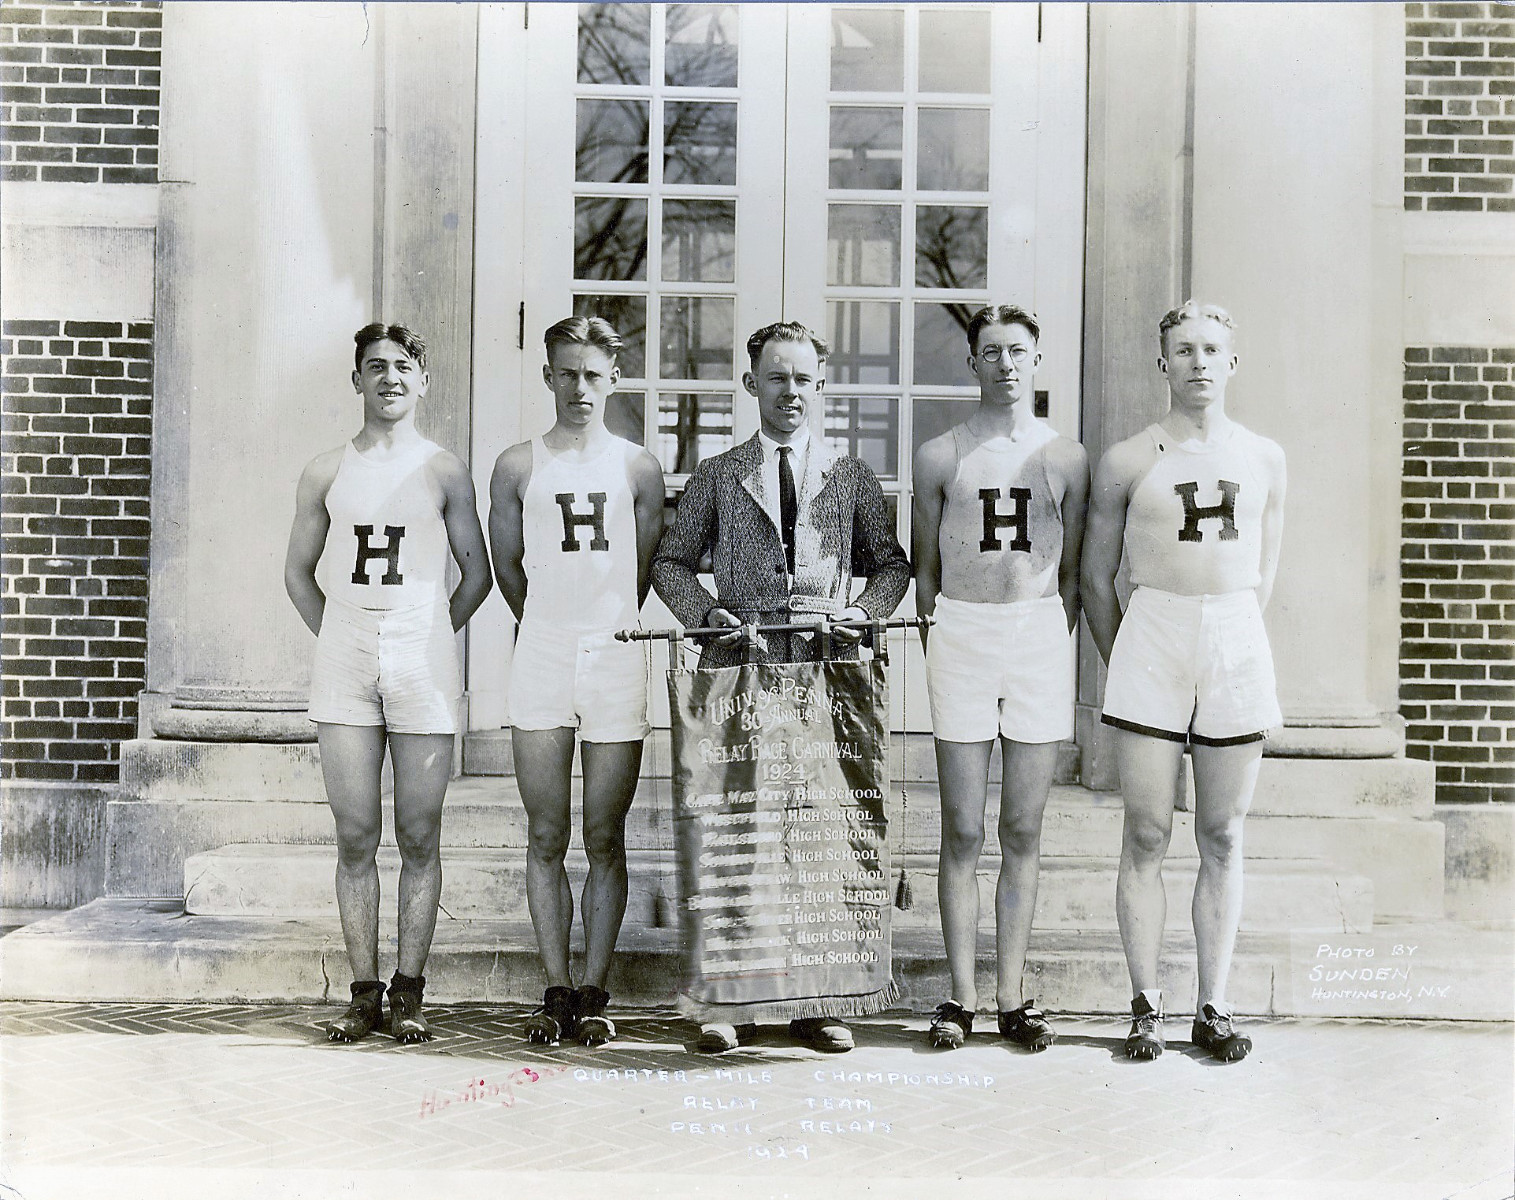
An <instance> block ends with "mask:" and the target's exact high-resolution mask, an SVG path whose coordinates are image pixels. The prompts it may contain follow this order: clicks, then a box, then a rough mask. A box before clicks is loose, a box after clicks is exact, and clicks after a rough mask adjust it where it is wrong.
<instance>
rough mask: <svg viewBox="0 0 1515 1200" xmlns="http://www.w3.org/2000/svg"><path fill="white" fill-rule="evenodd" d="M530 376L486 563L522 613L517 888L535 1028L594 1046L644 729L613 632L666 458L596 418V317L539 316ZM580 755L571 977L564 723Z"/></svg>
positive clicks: (611, 380) (606, 376)
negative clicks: (526, 433) (578, 944)
mask: <svg viewBox="0 0 1515 1200" xmlns="http://www.w3.org/2000/svg"><path fill="white" fill-rule="evenodd" d="M544 341H545V342H546V346H547V364H546V366H544V367H543V368H542V378H543V380H544V381H545V382H546V384H547V386H548V388H550V389H551V390H552V394H553V401H554V404H555V407H556V413H557V419H556V422H555V423H554V424H553V427H552V428H551V429H549V430H548V431H547V433H546V434H544V435H543V436H542V437H539V438H533V439H532V440H531V441H528V442H521V443H520V444H519V445H515V446H512V447H510V449H508V450H506V451H505V452H504V453H503V454H501V455H500V457H499V460H498V461H497V462H496V463H495V469H494V476H493V478H492V479H491V481H490V485H489V496H490V511H489V536H490V541H491V543H492V546H493V550H494V569H495V576H496V578H497V579H498V580H499V583H500V591H501V592H502V593H503V594H504V596H505V600H506V603H508V604H509V605H510V608H511V611H512V612H514V613H515V615H516V619H517V620H518V621H519V622H520V631H519V634H518V636H517V638H516V647H515V654H514V656H513V658H512V660H511V669H510V691H509V705H510V721H511V743H512V746H513V748H514V751H515V771H516V783H517V784H518V785H519V787H520V789H521V802H522V803H523V804H524V805H525V807H526V821H527V837H528V846H527V857H526V898H527V903H528V906H529V907H530V910H531V923H532V926H533V927H534V928H535V930H536V936H537V948H538V951H539V952H540V954H541V956H542V966H543V968H544V970H545V971H546V974H547V990H546V992H545V994H544V995H543V997H542V1007H541V1008H540V1009H539V1010H538V1011H537V1012H535V1013H533V1014H532V1016H531V1018H530V1019H529V1020H528V1022H527V1029H526V1032H527V1036H528V1037H529V1038H530V1039H531V1040H532V1041H533V1042H539V1043H542V1044H547V1045H555V1044H557V1043H558V1042H559V1041H560V1040H561V1039H563V1038H565V1037H573V1038H577V1039H578V1040H579V1041H581V1042H583V1043H584V1044H586V1045H599V1044H600V1043H602V1042H607V1041H609V1040H610V1039H611V1038H612V1037H613V1036H615V1026H614V1025H613V1024H612V1023H611V1022H610V1019H609V1018H608V1017H606V1016H605V1005H606V1003H607V1001H608V1000H609V998H610V997H609V994H608V993H607V992H606V991H605V983H606V979H607V978H608V976H609V973H610V958H611V954H612V953H613V952H614V950H615V942H616V938H617V936H618V935H619V933H620V930H621V919H622V918H623V917H624V916H625V914H626V890H627V882H626V813H627V811H628V810H629V809H630V807H631V801H632V798H633V796H634V795H635V794H636V785H637V774H638V772H639V771H640V769H641V764H642V743H643V740H644V739H645V738H646V736H647V732H648V726H647V666H646V657H645V651H644V649H643V647H642V646H640V645H637V644H632V643H624V642H617V641H616V640H615V633H616V631H617V630H620V629H626V628H628V627H630V626H632V625H635V624H636V620H637V613H638V611H639V610H640V609H641V606H642V601H643V600H645V599H646V598H647V588H648V581H649V575H648V571H649V567H650V565H651V563H652V554H653V551H654V550H655V549H656V548H657V544H658V538H659V537H660V536H661V535H662V532H663V495H664V493H663V471H662V468H661V467H659V465H658V462H657V459H655V458H653V456H652V455H651V454H649V453H648V452H647V451H646V450H643V449H642V448H641V447H640V446H635V445H633V444H632V443H630V442H628V441H626V440H625V439H624V438H619V437H616V436H615V435H614V434H612V433H611V432H610V430H608V429H607V428H606V427H605V402H606V400H608V399H609V397H610V395H611V393H612V392H614V391H615V385H616V381H617V380H618V379H619V378H620V371H619V369H618V368H617V366H616V355H617V353H618V352H619V350H620V348H621V339H620V337H619V336H618V335H617V334H616V332H615V330H614V329H612V328H611V327H610V326H609V325H608V324H607V323H606V322H604V321H602V320H601V319H600V318H598V317H569V318H567V319H566V320H563V321H559V322H558V323H557V324H556V325H553V326H552V327H551V328H550V329H548V330H547V333H546V335H545V337H544ZM576 736H577V739H578V740H579V741H580V742H581V744H582V751H581V753H582V757H583V764H584V850H585V853H586V855H587V856H588V858H589V877H588V879H587V880H586V881H585V883H584V895H583V898H582V910H583V914H584V915H583V920H584V976H583V979H582V981H581V983H580V986H579V987H577V988H575V987H574V986H573V981H572V979H571V978H570V977H569V972H568V938H569V934H570V932H571V931H572V929H573V893H572V891H570V889H569V885H568V873H567V871H566V870H565V869H564V866H563V860H564V856H565V855H566V854H567V853H568V840H569V834H570V832H571V820H570V793H571V776H572V768H573V747H574V741H575V737H576Z"/></svg>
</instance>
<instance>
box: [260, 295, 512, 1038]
mask: <svg viewBox="0 0 1515 1200" xmlns="http://www.w3.org/2000/svg"><path fill="white" fill-rule="evenodd" d="M354 341H355V342H356V351H355V354H354V364H355V366H354V370H353V373H352V385H353V388H354V389H355V390H356V391H357V392H358V394H359V395H360V396H362V398H363V428H362V429H361V430H359V431H358V434H357V436H356V437H354V438H353V439H352V441H350V442H348V443H347V444H346V445H343V446H339V447H338V448H337V449H335V450H329V451H327V452H326V453H324V454H320V455H318V456H317V457H316V458H315V459H313V460H312V461H311V462H310V464H309V465H308V466H307V467H306V468H305V471H304V473H303V474H302V475H301V476H300V484H299V488H298V490H297V491H296V495H295V520H294V526H293V528H292V529H291V530H290V536H289V551H288V554H287V556H286V558H285V564H284V584H285V588H286V590H287V591H288V592H289V597H290V599H291V600H292V601H294V605H295V608H296V609H298V610H299V613H300V616H301V618H302V619H303V620H304V621H305V624H306V625H307V626H309V627H310V631H311V632H312V633H314V634H316V635H317V641H316V659H315V665H314V667H313V668H312V670H311V681H310V719H311V720H312V721H314V722H316V729H317V738H318V740H319V743H320V747H321V774H322V777H323V779H324V780H325V783H326V798H327V802H328V803H329V804H330V805H331V811H332V815H333V816H334V817H335V819H336V837H337V875H336V890H337V911H338V913H339V915H340V917H341V920H342V937H343V940H344V941H345V942H346V944H347V958H348V965H349V966H350V967H351V968H352V974H353V983H352V1003H351V1005H350V1006H349V1007H348V1009H347V1011H346V1012H345V1013H343V1015H342V1016H340V1017H338V1018H337V1019H336V1020H335V1021H333V1022H331V1024H330V1025H329V1026H328V1027H327V1032H328V1036H329V1037H330V1039H331V1040H332V1041H334V1042H351V1041H356V1040H357V1039H358V1038H361V1037H364V1036H366V1035H367V1034H369V1033H371V1032H373V1030H375V1029H377V1028H379V1026H380V1025H381V1023H382V1014H383V1007H382V1006H383V1000H384V985H383V984H382V983H380V982H379V965H378V938H379V871H378V865H377V859H376V855H377V853H378V848H379V835H380V832H381V830H382V827H383V819H382V813H381V799H380V783H379V780H380V774H381V772H382V769H383V765H384V751H385V747H386V746H387V747H388V749H389V757H390V762H391V764H392V765H393V767H394V815H395V841H396V843H397V844H398V846H399V850H400V883H399V954H398V958H399V961H398V964H397V967H396V970H395V974H394V976H393V978H392V979H391V981H390V985H389V1007H390V1021H389V1031H390V1033H391V1034H393V1036H394V1037H395V1038H396V1039H397V1040H398V1041H400V1042H402V1043H411V1042H423V1041H427V1040H429V1039H430V1037H431V1031H430V1029H429V1027H428V1026H427V1023H426V1019H425V1017H424V1016H423V1015H422V1013H421V997H422V991H423V989H424V987H425V985H426V978H425V976H424V974H423V971H424V970H425V967H426V958H427V955H428V954H429V953H430V951H431V939H432V934H433V933H434V932H435V929H436V923H437V903H438V900H439V898H440V896H441V892H442V861H441V848H440V847H441V832H442V800H443V797H444V796H445V795H446V792H447V781H448V779H449V778H450V777H451V775H452V761H453V740H454V737H455V735H456V734H457V732H458V712H457V706H458V700H459V698H460V696H461V694H462V690H463V689H462V672H461V665H460V663H459V661H458V650H457V639H456V638H455V637H454V634H455V633H456V632H457V631H458V630H459V629H461V628H462V627H463V626H464V625H465V624H466V623H467V621H468V618H469V617H471V616H472V615H473V613H474V610H475V609H477V608H478V607H479V605H480V604H481V603H483V601H484V597H485V596H487V595H488V594H489V587H490V580H489V557H488V554H487V552H486V551H485V548H484V531H483V529H482V528H481V527H480V525H479V514H478V509H477V507H476V506H475V502H474V491H473V481H472V480H471V479H470V477H469V474H468V468H467V467H466V466H465V465H464V464H463V461H462V460H461V459H459V458H458V456H457V455H455V454H452V453H450V452H449V451H446V450H444V449H442V448H441V447H440V446H438V445H437V444H436V443H435V442H432V441H428V440H427V439H426V438H424V437H422V436H421V434H420V432H419V431H418V430H417V429H416V405H417V404H418V403H419V401H420V400H421V399H422V398H423V397H424V396H425V395H426V389H427V387H428V386H429V385H430V382H431V377H430V375H429V374H428V372H427V370H426V345H425V343H424V342H423V341H422V340H421V338H420V337H419V336H417V335H416V334H415V333H414V332H412V331H411V330H409V329H407V328H406V327H405V326H403V325H382V324H374V325H367V326H364V328H362V329H360V330H359V331H358V332H357V334H356V335H355V337H354ZM453 563H456V564H457V567H458V568H459V570H460V572H461V578H460V580H459V582H458V585H457V587H456V588H455V589H453V591H452V593H451V594H450V595H449V594H448V590H447V581H448V576H449V574H450V571H451V567H452V564H453Z"/></svg>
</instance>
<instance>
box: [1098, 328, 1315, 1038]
mask: <svg viewBox="0 0 1515 1200" xmlns="http://www.w3.org/2000/svg"><path fill="white" fill-rule="evenodd" d="M1233 334H1234V326H1233V323H1232V321H1231V318H1230V316H1229V315H1228V314H1227V313H1226V312H1225V310H1224V309H1220V308H1215V307H1212V306H1209V305H1204V306H1201V305H1198V304H1195V303H1194V302H1193V301H1192V300H1191V301H1188V302H1187V303H1185V304H1184V305H1182V306H1181V307H1179V308H1176V309H1174V310H1173V311H1172V312H1170V313H1168V314H1167V315H1166V316H1165V317H1163V319H1162V322H1161V324H1160V325H1159V327H1158V339H1159V343H1160V345H1161V347H1162V355H1161V357H1159V359H1158V360H1157V361H1158V368H1159V369H1160V370H1161V371H1162V372H1163V374H1164V375H1166V376H1167V379H1168V394H1169V410H1168V413H1167V415H1166V416H1165V417H1163V419H1162V420H1161V421H1160V422H1158V423H1157V424H1155V425H1151V426H1149V427H1148V428H1146V429H1144V430H1143V431H1142V432H1141V433H1138V434H1137V435H1136V436H1135V437H1132V438H1127V439H1126V440H1125V441H1123V442H1121V443H1119V444H1118V445H1116V446H1113V447H1111V448H1110V449H1109V450H1108V451H1107V452H1106V453H1105V456H1104V458H1103V459H1102V460H1101V462H1100V464H1099V470H1098V472H1096V474H1095V479H1094V497H1093V502H1092V504H1091V507H1090V514H1089V532H1088V537H1087V539H1086V541H1085V543H1084V561H1083V595H1084V611H1085V613H1086V614H1087V616H1088V621H1089V631H1090V632H1091V633H1092V634H1093V636H1094V641H1095V644H1096V645H1097V646H1098V648H1099V652H1100V654H1101V655H1102V656H1103V657H1104V659H1105V661H1106V662H1107V663H1108V664H1109V667H1110V670H1109V676H1108V679H1107V681H1106V684H1105V708H1104V716H1103V720H1104V722H1105V723H1106V724H1107V725H1110V726H1112V727H1113V729H1114V734H1113V736H1114V739H1115V754H1116V764H1117V767H1118V769H1119V771H1120V780H1121V793H1122V797H1123V800H1124V803H1125V832H1124V838H1123V841H1122V846H1121V858H1120V873H1119V880H1118V883H1117V886H1116V896H1115V908H1116V915H1117V917H1118V919H1119V922H1120V931H1121V941H1122V943H1123V944H1124V946H1125V951H1126V965H1127V967H1128V968H1129V970H1130V973H1131V986H1132V991H1133V992H1134V993H1135V996H1134V998H1133V1000H1132V1002H1131V1015H1132V1023H1131V1032H1130V1034H1129V1035H1128V1037H1127V1038H1126V1046H1125V1049H1126V1054H1127V1055H1128V1056H1129V1057H1131V1058H1143V1059H1145V1058H1156V1057H1157V1056H1158V1055H1159V1054H1161V1053H1162V1051H1163V1045H1164V1041H1163V1030H1162V1019H1163V1008H1162V993H1161V992H1160V991H1159V990H1158V987H1157V971H1158V957H1159V954H1160V952H1161V949H1162V938H1163V925H1164V922H1165V920H1166V916H1167V897H1166V895H1165V894H1164V891H1163V881H1162V864H1163V858H1164V857H1165V855H1166V854H1167V850H1168V840H1169V837H1170V835H1171V834H1172V829H1173V804H1174V791H1175V788H1174V781H1175V779H1176V778H1177V775H1178V768H1179V765H1180V758H1181V756H1182V754H1183V752H1184V746H1185V744H1186V743H1187V744H1189V746H1190V747H1191V753H1192V755H1193V761H1194V790H1195V811H1194V837H1195V841H1196V842H1197V843H1198V846H1199V858H1200V868H1199V877H1198V879H1197V880H1196V882H1195V885H1194V903H1193V916H1194V941H1195V947H1196V951H1197V957H1198V965H1199V1011H1198V1012H1197V1013H1196V1014H1195V1018H1194V1025H1193V1030H1192V1037H1193V1040H1194V1043H1195V1045H1197V1046H1199V1047H1201V1048H1202V1049H1205V1050H1207V1051H1209V1053H1210V1054H1211V1055H1212V1056H1213V1057H1215V1058H1217V1059H1220V1060H1221V1061H1223V1062H1230V1061H1234V1060H1236V1059H1239V1058H1242V1057H1244V1056H1245V1055H1246V1054H1247V1052H1248V1051H1249V1050H1250V1049H1251V1048H1252V1042H1251V1039H1249V1038H1247V1037H1245V1036H1243V1035H1242V1034H1239V1033H1237V1032H1236V1030H1235V1028H1234V1026H1233V1024H1232V1020H1231V1013H1230V1008H1229V1006H1228V1005H1227V1003H1226V980H1227V977H1228V975H1229V974H1230V969H1231V955H1232V951H1233V949H1234V948H1235V944H1236V930H1237V926H1238V924H1239V923H1240V920H1241V898H1242V823H1243V819H1244V818H1245V816H1246V814H1247V808H1248V806H1249V805H1250V804H1251V802H1252V792H1253V789H1254V787H1255V786H1256V783H1257V772H1258V767H1259V765H1260V763H1261V760H1262V746H1263V738H1264V736H1265V734H1266V733H1267V731H1268V730H1269V729H1271V728H1273V727H1275V726H1277V725H1281V724H1282V723H1283V717H1282V714H1281V713H1280V712H1279V708H1278V699H1277V695H1276V692H1275V687H1274V678H1273V660H1272V655H1271V653H1270V651H1269V649H1268V639H1267V634H1266V632H1265V630H1264V629H1263V624H1262V609H1263V607H1264V606H1265V605H1266V604H1267V602H1268V596H1269V594H1270V593H1271V592H1272V590H1273V578H1274V574H1275V572H1276V570H1277V567H1278V550H1279V544H1280V541H1281V539H1282V535H1283V508H1284V487H1285V472H1284V455H1283V451H1282V450H1281V449H1280V448H1279V447H1278V445H1277V444H1276V443H1274V442H1271V441H1269V440H1268V439H1267V438H1264V437H1260V436H1259V435H1257V434H1255V433H1252V432H1250V431H1249V430H1247V429H1244V428H1243V427H1242V426H1240V425H1238V424H1237V423H1236V422H1235V421H1233V420H1231V419H1230V418H1229V417H1228V416H1227V415H1226V410H1225V398H1226V382H1227V380H1229V379H1230V377H1231V376H1232V374H1234V373H1235V371H1236V363H1237V358H1236V351H1235V348H1234V344H1233ZM1122 551H1124V554H1125V558H1126V561H1127V562H1128V563H1129V567H1130V578H1131V582H1132V584H1133V585H1135V590H1134V591H1133V592H1132V595H1131V600H1130V603H1129V605H1128V606H1127V608H1126V610H1125V612H1124V613H1123V612H1122V611H1121V605H1120V601H1119V598H1118V596H1117V594H1116V589H1115V577H1116V572H1117V571H1118V569H1119V567H1120V564H1121V559H1122Z"/></svg>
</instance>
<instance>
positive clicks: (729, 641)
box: [705, 608, 747, 650]
mask: <svg viewBox="0 0 1515 1200" xmlns="http://www.w3.org/2000/svg"><path fill="white" fill-rule="evenodd" d="M705 624H706V625H707V626H709V627H711V628H721V629H730V630H731V631H732V632H730V633H723V634H722V635H721V636H720V637H717V638H712V639H711V641H712V642H713V643H714V644H715V645H717V646H726V647H728V648H730V649H733V650H735V649H737V648H738V647H740V646H743V645H745V644H746V641H747V636H746V634H744V633H743V632H742V622H741V621H740V620H738V619H737V617H736V616H735V615H733V614H732V613H729V612H727V611H726V610H725V609H724V608H712V609H711V610H710V611H709V612H708V613H706V614H705Z"/></svg>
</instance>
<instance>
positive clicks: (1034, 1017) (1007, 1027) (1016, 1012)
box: [999, 1000, 1057, 1054]
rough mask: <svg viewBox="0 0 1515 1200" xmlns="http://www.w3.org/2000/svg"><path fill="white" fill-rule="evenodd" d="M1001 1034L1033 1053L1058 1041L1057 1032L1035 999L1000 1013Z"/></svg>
mask: <svg viewBox="0 0 1515 1200" xmlns="http://www.w3.org/2000/svg"><path fill="white" fill-rule="evenodd" d="M999 1032H1000V1036H1001V1037H1004V1038H1009V1039H1010V1040H1011V1041H1012V1042H1014V1043H1015V1044H1016V1045H1017V1046H1024V1047H1025V1048H1026V1049H1027V1050H1030V1051H1031V1052H1032V1053H1033V1054H1035V1053H1037V1052H1038V1051H1041V1050H1045V1049H1046V1048H1047V1047H1048V1046H1050V1045H1052V1043H1053V1042H1055V1041H1057V1034H1056V1033H1055V1032H1054V1031H1053V1029H1052V1026H1051V1025H1049V1024H1048V1023H1047V1017H1046V1014H1045V1013H1043V1012H1042V1010H1041V1009H1039V1008H1037V1007H1036V1001H1035V1000H1027V1001H1026V1002H1025V1003H1024V1004H1022V1005H1021V1006H1020V1007H1019V1008H1012V1009H1011V1010H1010V1011H1009V1012H1001V1013H1000V1014H999Z"/></svg>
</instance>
